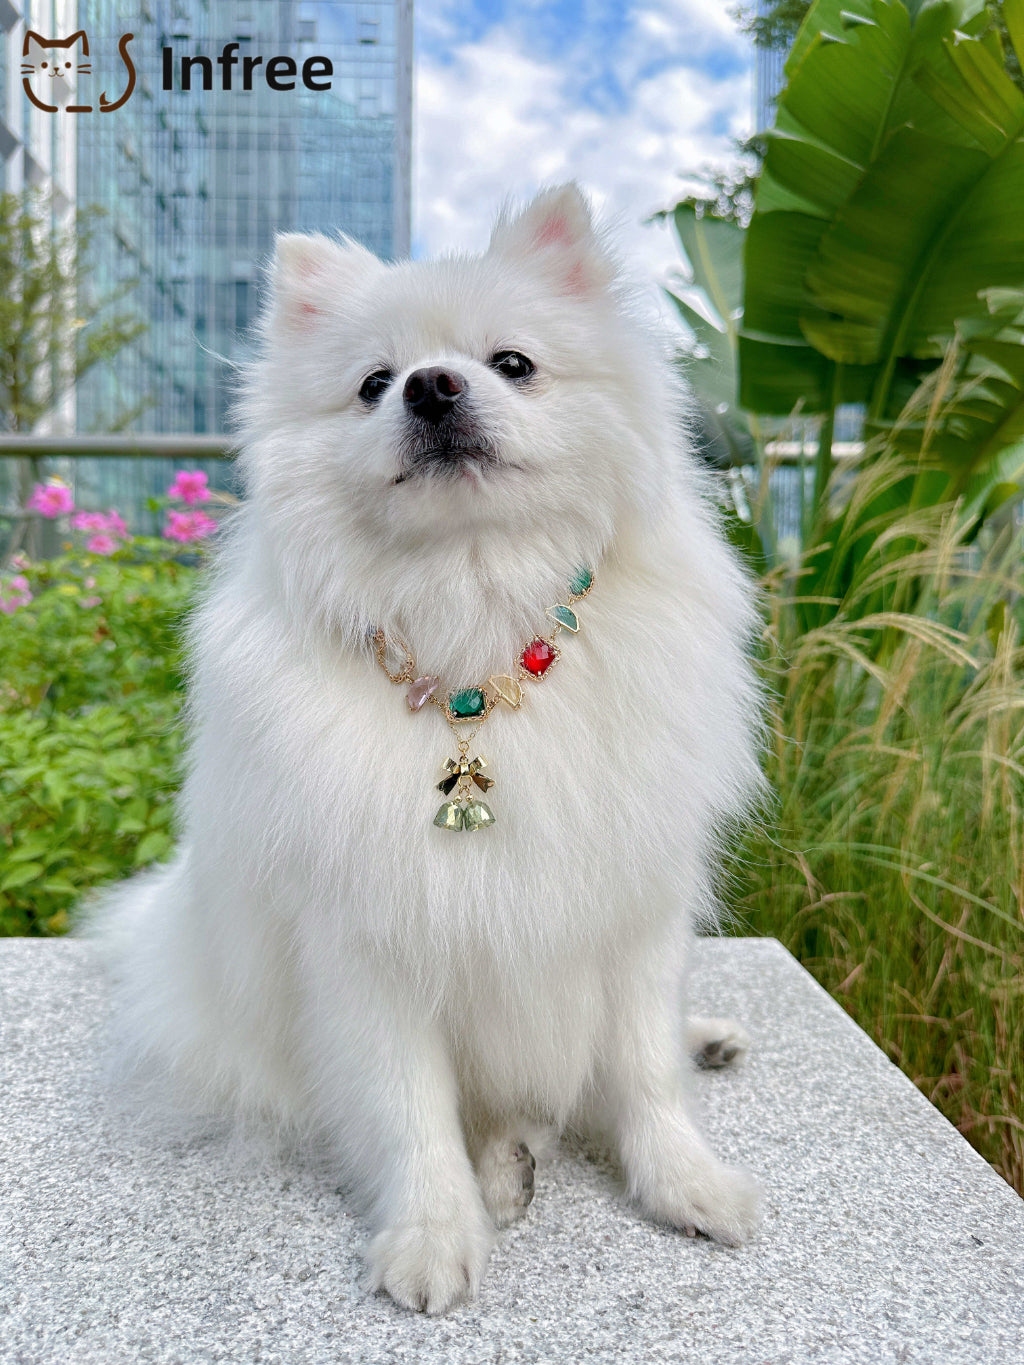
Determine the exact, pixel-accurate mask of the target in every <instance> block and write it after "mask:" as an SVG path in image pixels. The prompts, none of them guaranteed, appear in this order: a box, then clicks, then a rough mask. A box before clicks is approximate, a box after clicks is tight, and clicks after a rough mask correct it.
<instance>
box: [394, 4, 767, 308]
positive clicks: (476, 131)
mask: <svg viewBox="0 0 1024 1365" xmlns="http://www.w3.org/2000/svg"><path fill="white" fill-rule="evenodd" d="M731 7H732V6H731V5H729V4H728V3H726V0H648V3H639V4H629V3H628V2H626V3H624V2H623V0H619V3H617V4H616V3H610V2H609V0H561V3H550V0H549V2H548V3H537V0H516V2H515V3H512V2H511V0H496V2H494V3H485V0H416V4H415V10H414V12H415V16H416V18H415V23H416V58H415V113H414V129H413V136H414V149H413V154H414V193H413V244H414V245H413V250H414V254H417V255H424V254H429V253H433V252H435V251H442V250H445V249H451V248H468V249H477V248H479V247H481V246H483V245H484V244H485V243H486V240H487V232H488V225H489V223H490V220H491V218H492V216H493V214H494V211H495V209H496V208H497V207H498V206H499V204H501V202H502V201H503V200H504V199H505V198H506V197H508V196H509V195H511V196H513V197H514V198H516V199H522V198H525V197H527V196H528V195H530V194H532V193H533V192H534V191H535V190H536V189H537V188H539V187H540V186H541V185H544V184H554V183H559V182H560V181H563V180H568V179H576V180H578V181H579V182H580V183H581V184H582V185H583V187H584V189H586V190H587V191H588V193H589V194H590V195H591V198H592V199H593V201H594V204H595V206H596V208H597V209H598V211H599V213H600V215H601V217H602V219H603V220H604V221H605V222H606V223H608V224H609V225H610V226H611V228H612V230H613V234H614V237H615V239H616V241H617V244H618V246H619V250H620V252H621V253H622V254H623V255H624V256H625V257H626V258H627V261H628V263H629V265H630V266H631V267H632V269H633V271H634V273H635V274H636V275H638V276H639V277H641V278H643V277H647V278H649V279H652V280H655V281H658V282H661V281H664V280H665V279H666V278H667V276H668V275H669V274H670V272H671V270H672V269H673V267H674V263H675V259H676V252H675V248H674V246H673V242H672V239H671V236H670V234H669V231H668V229H667V228H665V227H664V226H651V227H645V226H643V220H644V219H645V218H647V217H648V216H649V215H650V214H651V213H652V212H654V211H655V210H657V209H659V208H664V207H666V206H668V205H670V204H672V203H674V202H675V200H676V199H677V198H678V197H679V194H680V191H681V189H682V188H683V187H684V184H685V183H686V177H687V176H688V175H689V176H691V177H692V176H693V175H694V174H695V173H698V172H699V171H700V169H701V167H703V166H705V165H707V164H709V163H715V164H725V163H727V162H729V161H730V160H732V151H731V139H732V138H734V137H741V136H744V135H746V134H747V133H748V132H749V131H750V124H751V109H752V63H753V53H752V49H751V47H750V44H749V42H748V41H747V39H746V38H744V37H743V36H742V35H741V34H739V33H738V32H737V30H736V25H735V22H734V21H733V20H732V19H731V18H730V17H729V15H728V13H727V10H728V9H730V8H731Z"/></svg>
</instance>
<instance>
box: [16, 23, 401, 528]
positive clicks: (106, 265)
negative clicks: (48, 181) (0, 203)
mask: <svg viewBox="0 0 1024 1365" xmlns="http://www.w3.org/2000/svg"><path fill="white" fill-rule="evenodd" d="M8 2H9V0H0V5H5V4H8ZM17 8H18V9H20V10H21V11H22V16H21V22H18V23H16V24H14V25H13V32H12V34H11V37H10V40H9V43H8V59H7V63H6V65H7V72H6V84H7V85H8V86H10V84H11V81H12V77H14V78H15V79H16V76H15V73H14V72H12V71H11V69H10V63H11V54H12V52H13V48H14V46H15V45H16V44H17V42H18V41H19V35H20V33H21V32H22V31H23V29H24V28H25V27H28V26H31V27H33V28H34V29H35V30H36V31H37V32H40V33H42V34H43V35H44V36H46V37H57V36H68V35H67V34H64V33H63V32H62V33H61V34H58V32H57V28H62V27H67V26H68V25H72V24H73V25H74V26H75V28H77V29H83V30H85V32H86V34H87V37H88V44H89V56H88V61H89V66H90V68H91V71H90V73H89V74H88V75H83V76H80V77H79V80H78V87H77V90H76V99H77V100H78V101H79V102H80V103H83V104H84V103H91V104H92V105H93V110H92V112H88V113H86V112H83V113H79V114H70V113H67V112H64V111H62V112H61V113H59V114H42V113H39V114H37V113H36V112H35V111H32V116H33V117H34V118H35V119H36V120H37V121H39V120H45V121H47V131H49V132H50V133H51V135H57V136H59V137H60V138H61V139H62V141H63V144H64V156H65V160H67V158H68V151H67V148H69V147H73V149H74V150H73V158H72V160H73V170H74V175H73V181H74V183H73V185H72V187H71V189H72V193H73V197H74V199H75V201H76V202H77V204H78V205H79V206H80V207H85V206H93V205H95V206H97V207H98V208H99V209H100V210H101V213H102V216H101V217H100V218H98V219H97V220H96V221H95V222H94V224H93V244H92V250H91V258H92V262H93V265H92V268H91V271H90V274H89V277H88V278H87V279H84V280H83V281H82V283H81V289H82V297H83V304H85V305H86V306H88V305H90V304H91V303H94V302H95V301H97V300H101V299H107V298H110V297H111V296H112V295H113V294H115V293H116V292H117V291H119V290H123V291H124V294H123V298H122V299H121V301H120V302H119V303H117V304H116V305H115V307H116V309H117V311H119V312H123V313H128V314H132V315H134V316H138V317H140V318H141V319H142V320H143V321H144V322H145V324H146V330H145V332H143V333H142V335H140V336H139V337H138V339H137V340H135V341H134V342H132V343H131V344H130V345H129V346H127V347H126V348H125V349H124V350H123V351H122V352H121V353H120V354H119V355H118V357H117V359H116V361H115V362H114V363H113V364H112V365H108V366H102V367H101V366H97V367H96V368H95V369H94V370H92V371H90V372H89V373H88V374H87V375H86V376H85V377H84V379H83V380H82V382H81V383H80V384H79V385H78V390H77V393H76V395H75V404H74V421H75V424H76V427H77V430H78V431H80V432H90V431H109V430H111V429H115V428H120V429H128V430H134V431H138V432H158V433H174V434H184V433H193V432H204V433H209V432H222V431H225V430H228V429H229V420H230V419H229V413H230V406H231V402H232V398H233V373H234V371H233V366H234V364H235V363H236V362H237V361H239V360H240V359H242V358H244V356H245V354H246V350H247V346H248V342H247V339H246V332H247V328H248V327H249V324H250V323H251V321H252V319H253V317H254V314H255V311H256V308H257V303H258V295H259V289H260V280H261V270H262V267H263V266H264V265H265V264H266V261H267V259H268V256H269V254H270V251H271V249H272V244H273V237H274V234H275V232H278V231H312V230H319V231H324V232H336V231H341V232H345V233H347V234H348V235H350V236H352V237H354V238H356V239H357V240H359V241H360V242H362V243H363V244H364V245H366V246H368V247H369V248H370V249H371V250H373V251H374V252H376V253H377V254H379V255H381V256H383V257H385V258H388V257H398V256H402V255H404V254H406V253H407V252H408V248H409V185H410V175H411V170H410V142H411V104H412V97H411V86H412V79H411V64H412V4H411V0H141V3H135V4H132V5H125V4H123V3H118V0H79V3H78V4H77V6H76V5H74V4H67V3H61V2H60V0H44V3H39V0H35V3H28V0H26V2H25V3H22V4H21V5H18V6H17ZM55 25H56V28H55V27H54V26H55ZM51 29H52V30H53V31H52V32H50V31H49V30H51ZM70 31H71V30H69V32H70ZM129 32H130V33H131V34H132V35H133V37H132V39H131V41H130V43H127V44H124V47H125V50H126V53H127V57H128V60H129V62H130V64H131V66H133V67H134V69H135V73H136V84H135V87H134V89H133V90H132V93H131V95H130V97H129V98H128V99H127V100H126V102H125V103H124V104H123V105H121V106H120V107H119V108H116V109H113V110H109V111H107V110H104V109H102V108H101V107H100V103H101V102H100V94H101V93H103V94H105V95H106V97H107V103H112V102H115V101H117V100H118V99H119V97H120V96H121V95H122V93H123V92H124V91H125V89H126V88H127V84H128V81H129V78H130V75H129V69H128V66H127V65H126V62H125V57H124V55H123V53H122V50H121V49H122V44H123V36H124V35H125V34H126V33H129ZM228 44H230V45H233V46H231V47H230V49H229V53H230V60H227V61H218V58H220V57H221V56H222V54H223V53H224V51H225V45H228ZM167 49H170V56H169V57H168V56H167V55H166V50H167ZM190 58H192V59H199V60H193V61H191V62H190V61H189V60H188V59H190ZM183 59H184V65H185V70H184V71H183ZM246 59H248V62H246ZM275 59H276V61H275ZM315 59H321V60H315ZM323 59H326V60H323ZM304 65H305V66H306V69H307V70H308V72H309V75H310V79H309V81H308V82H306V83H304V81H303V70H304ZM246 70H247V71H248V76H249V80H248V81H246V80H245V73H246ZM328 71H329V74H327V73H328ZM289 73H291V74H289ZM228 82H230V88H224V87H225V85H227V84H228ZM168 84H169V85H170V88H166V86H167V85H168ZM245 84H249V85H250V86H251V89H245V88H244V85H245ZM289 84H290V85H291V87H292V88H290V89H288V88H283V87H286V86H288V85H289ZM275 85H276V86H277V88H273V86H275ZM325 86H328V87H329V88H324V87H325ZM16 93H17V95H18V97H20V98H21V99H22V100H24V102H25V103H26V104H27V100H26V99H25V97H24V96H23V95H22V94H21V92H20V91H18V92H16ZM7 98H8V107H9V108H10V106H11V92H10V90H8V96H7ZM26 151H27V148H26ZM83 311H84V310H83ZM159 463H160V462H158V461H149V460H147V461H128V460H124V461H121V460H118V461H109V460H94V461H87V460H82V461H78V462H76V465H77V474H78V478H79V483H80V485H84V487H82V490H81V496H80V498H79V501H81V502H85V501H90V500H99V501H110V500H112V499H113V500H116V499H118V498H119V499H120V503H121V504H123V505H125V506H127V505H128V504H129V503H131V504H134V505H135V506H138V505H139V502H140V499H141V498H142V497H143V496H144V495H145V494H146V493H148V492H153V491H159V490H160V489H161V488H162V487H164V486H166V482H165V480H166V476H167V473H168V470H167V468H158V467H156V466H158V465H159ZM211 473H212V471H211ZM90 486H91V491H92V492H93V493H94V494H95V499H92V498H90V496H89V492H90Z"/></svg>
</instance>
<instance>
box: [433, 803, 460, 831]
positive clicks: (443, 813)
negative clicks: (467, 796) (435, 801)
mask: <svg viewBox="0 0 1024 1365" xmlns="http://www.w3.org/2000/svg"><path fill="white" fill-rule="evenodd" d="M434 824H435V825H437V827H438V829H461V828H462V807H461V806H460V805H457V804H456V802H454V801H446V802H445V803H444V805H443V806H442V807H441V808H440V810H439V811H438V812H437V814H436V815H435V816H434Z"/></svg>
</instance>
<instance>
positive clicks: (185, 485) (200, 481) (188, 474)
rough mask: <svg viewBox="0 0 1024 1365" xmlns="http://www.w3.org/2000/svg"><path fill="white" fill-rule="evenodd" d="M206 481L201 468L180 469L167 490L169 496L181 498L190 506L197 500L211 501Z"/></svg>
mask: <svg viewBox="0 0 1024 1365" xmlns="http://www.w3.org/2000/svg"><path fill="white" fill-rule="evenodd" d="M206 483H207V479H206V475H205V474H204V473H203V471H202V470H201V469H179V470H178V472H177V473H176V474H175V476H174V482H173V483H172V484H171V486H170V488H168V490H167V496H168V497H169V498H180V499H181V500H182V502H187V503H188V505H189V506H190V507H191V506H192V505H193V504H194V503H197V502H209V500H210V490H209V489H208V488H207V486H206Z"/></svg>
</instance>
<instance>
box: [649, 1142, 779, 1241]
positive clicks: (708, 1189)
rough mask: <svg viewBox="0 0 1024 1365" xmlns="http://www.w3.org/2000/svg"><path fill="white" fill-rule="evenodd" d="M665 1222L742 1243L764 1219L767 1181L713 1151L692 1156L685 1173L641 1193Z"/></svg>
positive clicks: (656, 1216)
mask: <svg viewBox="0 0 1024 1365" xmlns="http://www.w3.org/2000/svg"><path fill="white" fill-rule="evenodd" d="M639 1197H640V1203H641V1204H642V1206H643V1207H644V1209H645V1210H646V1212H647V1213H649V1214H650V1215H651V1217H652V1218H654V1219H655V1220H656V1221H657V1222H659V1223H668V1224H669V1225H670V1226H672V1227H676V1228H679V1230H680V1231H681V1232H685V1233H686V1235H687V1236H688V1237H693V1236H695V1235H696V1234H697V1233H698V1232H702V1233H704V1234H705V1236H707V1237H711V1238H713V1239H714V1240H715V1241H716V1242H722V1243H723V1244H724V1245H725V1246H742V1244H743V1243H744V1242H747V1241H749V1240H750V1238H751V1237H752V1236H753V1235H754V1233H755V1232H756V1231H757V1229H758V1227H759V1226H760V1223H761V1187H760V1185H759V1184H758V1182H757V1180H755V1178H754V1177H753V1176H752V1175H751V1174H750V1172H749V1171H744V1170H742V1169H741V1168H740V1167H738V1166H726V1165H725V1164H724V1162H721V1161H718V1160H717V1159H716V1158H715V1157H713V1156H707V1157H703V1158H701V1159H700V1160H699V1161H697V1162H694V1161H688V1162H687V1163H686V1170H685V1172H684V1173H682V1174H679V1175H676V1176H675V1177H670V1178H668V1179H665V1180H663V1181H659V1182H658V1184H657V1186H656V1187H655V1188H653V1189H650V1190H648V1191H646V1192H644V1193H642V1194H641V1195H640V1196H639Z"/></svg>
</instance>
